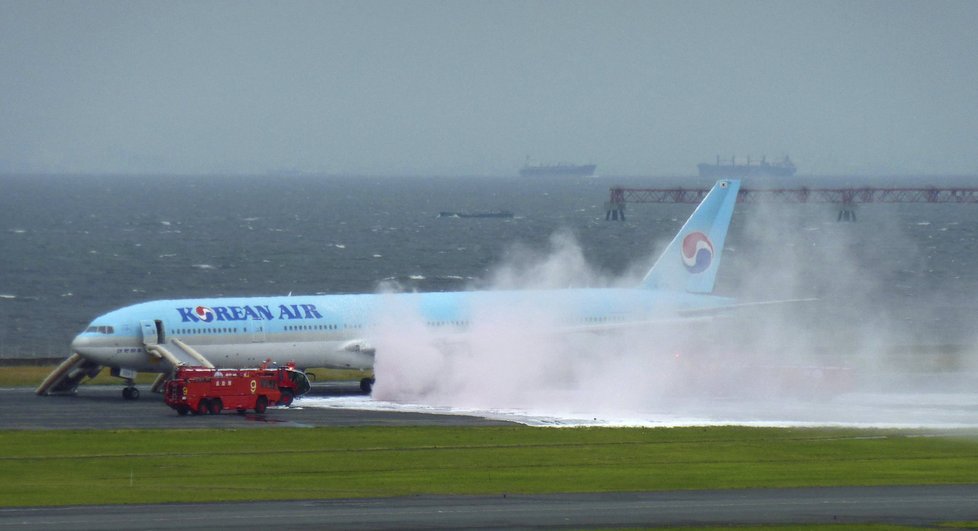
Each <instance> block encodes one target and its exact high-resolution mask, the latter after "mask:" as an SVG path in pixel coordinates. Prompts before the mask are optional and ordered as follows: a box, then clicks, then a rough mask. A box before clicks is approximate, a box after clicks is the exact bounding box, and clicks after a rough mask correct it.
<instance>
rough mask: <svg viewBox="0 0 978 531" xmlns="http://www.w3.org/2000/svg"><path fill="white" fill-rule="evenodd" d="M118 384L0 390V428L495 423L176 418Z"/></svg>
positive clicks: (151, 396)
mask: <svg viewBox="0 0 978 531" xmlns="http://www.w3.org/2000/svg"><path fill="white" fill-rule="evenodd" d="M121 389H122V388H121V387H116V386H88V387H85V386H82V387H81V388H80V389H79V391H78V393H77V394H76V395H71V396H37V395H35V394H34V392H33V390H32V389H29V388H26V387H19V388H6V389H0V430H9V429H16V430H49V429H100V430H112V429H126V428H130V429H131V428H140V429H150V428H267V427H292V428H294V427H309V426H418V425H423V426H500V425H506V424H509V423H507V422H503V421H495V420H486V419H481V418H477V417H466V416H452V415H428V414H422V413H398V412H383V411H352V410H343V409H326V408H303V407H301V403H302V401H301V400H300V401H299V402H297V406H296V407H290V408H269V409H268V411H267V412H266V413H265V414H263V415H256V414H254V413H248V414H245V415H238V414H236V413H234V412H233V411H225V412H224V413H223V414H221V415H217V416H212V415H204V416H195V415H188V416H186V417H181V416H179V415H177V412H176V411H174V410H173V409H171V408H169V407H167V406H166V404H164V403H163V397H162V395H159V394H156V393H150V392H149V389H148V388H146V387H142V388H141V389H140V394H141V397H140V399H139V400H123V399H122V394H121ZM312 393H313V394H315V395H317V396H331V395H334V396H335V395H344V394H346V395H349V394H360V389H359V387H358V384H357V383H356V382H343V383H333V384H317V385H315V386H314V387H313V391H312Z"/></svg>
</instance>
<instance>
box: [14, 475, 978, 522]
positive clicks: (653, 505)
mask: <svg viewBox="0 0 978 531" xmlns="http://www.w3.org/2000/svg"><path fill="white" fill-rule="evenodd" d="M975 519H978V485H942V486H927V487H918V486H911V487H842V488H806V489H744V490H725V491H684V492H661V493H621V494H618V493H614V494H557V495H536V496H520V495H517V496H508V495H498V496H417V497H408V498H387V499H352V500H350V499H347V500H306V501H288V502H262V503H258V504H256V503H213V504H212V503H204V504H166V505H126V506H85V507H56V508H26V509H25V508H14V509H0V529H28V528H29V529H74V530H87V529H120V528H125V529H217V528H225V527H233V528H235V529H269V528H272V527H277V526H280V525H282V523H283V522H287V523H288V525H289V527H293V528H294V527H299V526H302V527H311V528H319V527H329V528H336V529H421V528H423V529H466V528H494V529H505V528H526V527H574V528H587V527H647V526H666V525H668V526H692V525H737V524H782V525H786V524H811V523H834V524H859V523H870V522H872V523H886V524H902V525H934V524H936V523H940V522H949V521H974V520H975Z"/></svg>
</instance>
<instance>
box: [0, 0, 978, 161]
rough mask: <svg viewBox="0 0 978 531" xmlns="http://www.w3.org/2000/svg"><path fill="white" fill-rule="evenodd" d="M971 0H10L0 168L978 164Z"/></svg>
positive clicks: (975, 7) (976, 46)
mask: <svg viewBox="0 0 978 531" xmlns="http://www.w3.org/2000/svg"><path fill="white" fill-rule="evenodd" d="M976 23H978V2H975V1H970V0H967V1H914V2H908V1H851V0H846V1H838V2H836V1H811V0H805V1H795V2H792V1H770V2H768V1H740V2H738V1H699V2H697V1H641V2H630V1H619V2H614V1H584V2H573V1H561V2H557V1H529V2H509V1H491V2H487V1H482V0H479V1H459V2H411V1H390V2H387V1H384V2H379V1H378V2H369V1H367V2H364V1H354V2H334V1H316V2H300V1H294V2H288V1H285V2H248V1H229V2H219V1H203V2H198V1H193V2H157V1H145V2H143V1H122V2H116V1H106V0H101V1H92V2H82V1H28V0H23V1H21V0H0V172H22V171H30V172H71V173H77V172H81V173H103V172H112V173H120V172H121V173H215V172H220V173H226V172H231V173H265V172H266V171H270V170H280V169H296V170H302V171H317V172H329V173H365V174H395V175H399V174H438V175H513V174H515V173H516V171H517V170H518V168H519V167H520V166H521V165H522V164H523V163H524V161H525V160H526V158H527V157H530V159H531V161H533V162H558V161H568V162H578V163H583V162H593V163H595V164H597V165H598V173H599V174H602V175H677V174H679V175H681V174H693V173H695V172H696V168H695V165H696V163H698V162H703V161H712V160H714V159H715V157H716V155H718V154H719V155H722V156H723V157H725V158H728V157H730V156H731V155H734V154H736V155H738V156H743V157H745V156H747V155H752V156H753V157H754V158H755V159H757V158H759V157H760V156H761V155H767V157H768V158H769V159H773V158H779V157H781V156H784V155H786V154H787V155H790V156H791V157H792V159H793V160H794V161H795V163H796V164H797V165H798V167H799V174H804V175H808V174H816V175H826V174H832V175H835V174H893V173H895V174H919V173H927V174H942V173H947V174H978V37H976Z"/></svg>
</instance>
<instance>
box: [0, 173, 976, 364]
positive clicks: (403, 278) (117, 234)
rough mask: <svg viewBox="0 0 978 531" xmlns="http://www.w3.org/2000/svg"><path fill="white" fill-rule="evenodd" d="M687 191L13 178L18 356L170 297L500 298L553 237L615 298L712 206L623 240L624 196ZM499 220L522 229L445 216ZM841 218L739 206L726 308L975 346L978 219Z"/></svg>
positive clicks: (4, 181) (4, 215)
mask: <svg viewBox="0 0 978 531" xmlns="http://www.w3.org/2000/svg"><path fill="white" fill-rule="evenodd" d="M852 180H854V179H844V178H822V179H821V180H820V179H815V178H809V180H808V182H807V183H806V185H807V186H812V187H815V186H818V185H820V184H826V185H836V184H839V183H840V182H848V181H852ZM862 181H865V182H868V183H870V185H873V186H898V185H899V186H907V185H920V184H921V183H926V184H932V185H938V186H941V185H952V184H953V185H968V186H971V185H978V179H964V178H941V177H929V178H901V179H886V178H877V179H862ZM862 181H861V182H862ZM677 183H679V184H682V185H684V186H687V187H694V186H707V184H704V183H703V182H701V180H699V179H653V178H647V179H643V178H630V179H624V178H623V179H612V178H592V179H573V180H561V179H543V180H526V179H518V178H512V177H458V178H451V177H352V176H351V177H332V176H331V177H322V176H305V175H303V176H277V175H262V176H249V177H242V176H224V177H222V176H195V177H187V176H97V175H89V176H0V356H3V357H30V356H43V357H49V356H50V357H57V356H64V355H67V354H68V344H69V342H70V340H71V338H72V337H73V336H74V335H75V334H76V333H78V332H79V331H80V330H81V329H82V328H84V327H85V326H86V325H87V323H88V322H90V320H91V319H92V318H93V317H95V316H97V315H99V314H101V313H104V312H106V311H109V310H112V309H114V308H117V307H120V306H124V305H128V304H132V303H135V302H139V301H144V300H151V299H158V298H180V297H194V296H221V295H280V294H289V293H293V294H315V293H351V292H371V291H375V290H377V289H378V286H380V285H381V284H382V283H387V284H396V285H398V286H399V287H400V289H408V290H412V289H413V290H421V291H430V290H456V289H467V288H470V287H473V286H478V287H487V286H489V285H490V284H491V279H492V278H493V277H494V272H495V271H497V270H498V268H500V267H505V266H506V264H509V263H511V262H512V261H513V260H516V259H517V258H516V257H524V258H520V259H525V256H526V254H527V250H530V251H531V252H530V254H531V255H532V254H533V253H534V252H535V253H537V254H536V255H535V256H536V258H535V259H537V260H546V259H548V258H547V254H548V252H550V251H553V247H554V245H555V244H554V243H553V237H554V235H555V234H563V235H570V236H571V240H572V241H573V242H576V243H575V244H574V245H575V249H576V250H577V251H578V252H579V253H580V256H581V257H582V258H583V260H584V261H586V263H587V264H589V266H590V268H591V270H590V272H589V273H588V274H586V275H582V276H581V278H579V279H572V280H571V281H569V282H573V283H576V284H578V285H580V286H586V285H595V284H601V283H607V282H613V281H614V279H616V278H618V277H622V276H633V275H636V274H640V272H641V271H644V269H646V268H647V267H648V265H649V264H650V263H651V261H652V259H653V258H654V253H655V250H656V249H657V248H661V246H662V245H663V243H664V242H665V241H666V240H667V239H668V238H669V237H671V236H672V235H673V234H674V233H675V231H677V230H678V228H679V227H680V226H681V224H682V222H683V220H684V219H685V218H686V217H687V216H688V215H689V214H690V213H691V212H692V209H693V208H694V206H693V205H672V204H669V205H666V204H654V205H653V204H646V205H629V207H628V211H627V214H628V217H627V221H625V222H613V221H606V220H605V204H604V203H605V201H607V198H608V190H609V187H610V186H612V185H615V184H624V185H627V186H648V187H656V186H672V185H676V184H677ZM749 186H750V183H749V182H748V183H745V187H749ZM488 210H509V211H512V212H513V213H514V217H513V218H508V219H498V218H469V219H459V218H439V217H438V214H439V212H442V211H488ZM837 211H838V208H837V207H836V206H834V205H825V204H810V205H771V206H759V205H741V206H738V208H737V212H736V214H735V218H734V222H733V225H732V229H731V233H730V235H729V237H728V239H727V242H726V254H725V255H724V265H723V268H722V271H721V275H720V278H719V282H718V291H720V292H722V293H724V294H729V295H735V296H739V297H742V298H747V299H752V298H756V299H761V298H765V297H776V298H792V297H817V298H818V299H819V301H818V302H817V303H816V305H815V310H813V315H814V316H816V317H814V318H815V319H819V320H821V321H822V323H821V326H823V327H824V326H829V327H838V328H839V330H844V329H845V328H846V327H847V326H850V325H851V324H852V323H853V322H854V321H858V320H861V319H879V320H884V321H886V322H887V324H888V326H886V327H885V328H884V329H885V330H886V331H887V332H886V333H885V334H884V335H885V337H882V338H881V341H882V342H885V343H887V344H894V345H900V344H932V345H942V344H963V343H965V344H967V343H971V342H973V341H974V338H975V328H976V327H975V325H976V324H978V323H976V320H975V315H978V314H976V311H975V310H976V309H978V304H976V303H975V299H974V296H975V294H976V293H978V289H976V288H978V273H976V268H975V261H976V257H978V205H942V204H903V205H899V204H898V205H867V206H863V207H860V208H859V209H858V211H857V221H856V222H855V223H840V222H837V221H836V220H837ZM553 254H555V255H559V254H560V253H557V252H554V253H553ZM557 258H559V256H558V257H557ZM557 267H558V268H559V267H560V265H559V263H558V265H557ZM568 267H569V266H568ZM637 272H639V273H637ZM759 291H762V292H764V293H758V292H759ZM826 323H828V325H827V324H826ZM842 335H844V334H842Z"/></svg>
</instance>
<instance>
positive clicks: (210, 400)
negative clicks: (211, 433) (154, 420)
mask: <svg viewBox="0 0 978 531" xmlns="http://www.w3.org/2000/svg"><path fill="white" fill-rule="evenodd" d="M307 391H309V379H308V378H306V375H305V373H303V372H302V371H299V370H296V368H295V365H294V364H289V365H288V366H286V367H268V366H267V365H266V364H262V366H261V367H259V368H257V369H215V368H210V367H193V366H181V367H178V368H177V370H176V374H174V377H173V379H171V380H170V381H169V382H167V383H166V387H164V390H163V401H164V402H165V403H166V405H168V406H170V407H172V408H173V409H175V410H177V413H179V414H180V415H186V414H187V413H194V414H196V415H208V414H210V415H218V414H220V413H221V411H223V410H225V409H236V410H237V411H238V413H244V412H245V411H247V410H249V409H253V410H254V411H255V413H264V412H265V409H266V408H267V407H268V406H274V405H281V406H288V405H289V404H291V403H292V400H293V399H294V398H295V397H297V396H302V395H303V394H305V393H306V392H307Z"/></svg>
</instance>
